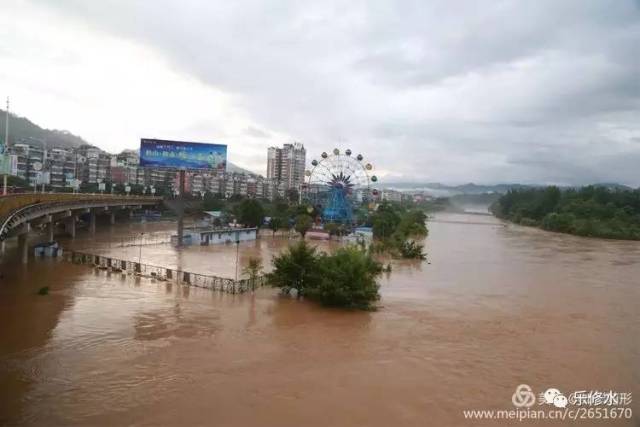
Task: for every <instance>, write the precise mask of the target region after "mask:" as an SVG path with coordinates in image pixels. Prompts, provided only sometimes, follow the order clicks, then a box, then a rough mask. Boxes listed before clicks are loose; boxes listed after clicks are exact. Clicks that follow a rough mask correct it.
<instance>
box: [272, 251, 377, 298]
mask: <svg viewBox="0 0 640 427" xmlns="http://www.w3.org/2000/svg"><path fill="white" fill-rule="evenodd" d="M273 267H274V268H273V271H272V272H271V273H269V274H268V276H267V277H268V279H269V283H270V284H271V285H272V286H275V287H279V288H281V289H282V290H283V291H285V292H289V291H290V290H291V289H296V290H297V292H298V296H305V297H307V298H309V299H311V300H314V301H317V302H319V303H320V304H323V305H326V306H333V307H344V308H357V309H370V308H372V305H373V304H374V303H375V302H376V301H378V300H379V299H380V294H379V293H378V290H379V285H378V283H377V277H378V276H379V275H380V273H381V272H382V266H381V265H380V264H379V263H378V262H376V261H375V260H374V259H373V258H372V257H371V255H370V254H368V253H367V252H366V251H363V250H359V249H357V248H355V247H347V248H340V249H338V250H337V251H336V252H335V253H334V254H333V255H327V254H324V253H323V254H318V253H317V252H316V249H315V248H313V247H311V246H309V245H308V244H307V243H306V242H305V241H301V242H299V243H297V244H296V245H294V246H291V247H290V248H289V249H288V250H287V251H285V252H283V253H282V254H280V255H279V256H277V257H275V258H274V259H273Z"/></svg>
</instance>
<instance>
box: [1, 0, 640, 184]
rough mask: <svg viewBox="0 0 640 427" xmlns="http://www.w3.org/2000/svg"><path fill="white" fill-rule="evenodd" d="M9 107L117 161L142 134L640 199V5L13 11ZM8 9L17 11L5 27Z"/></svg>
mask: <svg viewBox="0 0 640 427" xmlns="http://www.w3.org/2000/svg"><path fill="white" fill-rule="evenodd" d="M2 9H3V10H2V13H1V14H0V96H1V97H2V98H4V97H5V96H6V95H8V96H10V97H11V100H12V110H13V111H14V112H15V113H16V114H19V115H21V116H26V117H29V118H30V119H32V120H33V121H34V122H36V123H38V124H40V125H41V126H44V127H48V128H58V129H67V130H70V131H72V132H73V133H76V134H79V135H80V136H82V137H84V138H85V139H86V140H88V141H89V142H91V143H93V144H95V145H98V146H99V147H101V148H103V149H106V150H108V151H111V152H117V151H120V150H122V149H124V148H136V147H137V146H138V145H139V140H140V138H141V137H157V138H167V139H183V140H195V141H209V142H218V143H226V144H228V145H229V150H228V151H229V160H230V161H232V162H234V163H236V164H238V165H240V166H244V167H247V168H249V169H251V170H253V171H256V172H259V173H262V174H264V173H265V169H266V149H267V147H268V146H270V145H280V144H282V143H286V142H291V141H300V142H303V143H304V144H305V146H306V147H307V150H308V154H307V157H308V161H310V160H311V158H313V157H318V156H319V154H320V153H321V152H322V151H323V150H327V151H328V150H331V149H332V148H333V147H339V148H342V149H345V148H351V149H352V150H353V151H355V152H362V154H363V155H364V156H365V157H366V158H368V159H369V160H370V161H371V162H372V163H373V164H374V166H375V168H376V170H377V171H378V174H379V175H380V176H381V177H383V179H382V182H384V181H441V182H447V183H463V182H470V181H473V182H477V183H497V182H523V183H556V184H583V183H591V182H604V181H617V182H621V183H626V184H630V185H633V186H639V185H640V2H638V1H637V0H629V1H626V0H615V1H608V0H602V1H589V0H576V1H570V0H562V1H558V0H549V1H544V0H535V1H522V0H518V1H498V0H495V1H475V0H474V1H449V0H447V1H427V0H419V1H407V0H402V1H400V0H398V1H395V2H392V1H355V0H351V1H344V2H333V1H326V0H323V1H320V2H308V3H307V4H305V2H302V1H277V2H276V1H273V2H269V1H244V0H234V1H189V0H180V1H178V0H175V1H159V0H148V1H131V0H99V1H86V0H55V1H53V0H49V1H46V0H22V1H21V0H2ZM7 10H8V13H7Z"/></svg>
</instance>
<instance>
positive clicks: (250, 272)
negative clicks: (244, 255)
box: [242, 257, 262, 280]
mask: <svg viewBox="0 0 640 427" xmlns="http://www.w3.org/2000/svg"><path fill="white" fill-rule="evenodd" d="M260 273H262V261H261V260H260V258H253V257H251V258H249V261H248V262H247V266H246V267H245V268H243V269H242V274H244V275H245V276H248V278H249V280H255V279H257V278H258V277H259V276H260Z"/></svg>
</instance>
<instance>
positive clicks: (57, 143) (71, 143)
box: [0, 110, 88, 148]
mask: <svg viewBox="0 0 640 427" xmlns="http://www.w3.org/2000/svg"><path fill="white" fill-rule="evenodd" d="M4 129H5V111H4V110H0V140H4ZM43 141H44V142H45V143H46V144H47V146H49V147H64V148H72V147H79V146H80V145H83V144H88V143H87V141H85V140H84V139H82V138H80V137H79V136H77V135H74V134H72V133H71V132H68V131H66V130H56V129H43V128H41V127H40V126H38V125H36V124H35V123H33V122H32V121H31V120H29V119H27V118H25V117H19V116H15V115H13V114H11V115H10V117H9V143H10V144H15V143H20V142H28V143H30V144H42V142H43Z"/></svg>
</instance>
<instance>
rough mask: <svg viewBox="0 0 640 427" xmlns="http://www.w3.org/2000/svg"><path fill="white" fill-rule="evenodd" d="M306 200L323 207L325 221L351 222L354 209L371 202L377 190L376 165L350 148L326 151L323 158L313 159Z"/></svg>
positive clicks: (309, 172) (307, 172)
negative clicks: (342, 150)
mask: <svg viewBox="0 0 640 427" xmlns="http://www.w3.org/2000/svg"><path fill="white" fill-rule="evenodd" d="M305 175H306V182H305V187H304V190H305V194H306V197H307V199H308V200H309V201H310V202H311V203H313V204H314V205H315V206H316V207H318V208H320V211H321V212H322V218H323V220H324V221H325V222H339V223H352V222H353V208H354V206H355V205H357V204H362V203H366V202H368V201H370V200H371V199H372V196H375V195H377V193H378V190H376V189H374V188H372V185H374V184H375V183H376V182H377V181H378V177H377V176H376V175H374V174H373V165H372V164H371V163H369V162H366V161H365V160H364V156H363V155H362V154H357V155H353V153H352V152H351V150H350V149H347V150H345V151H344V153H341V152H340V150H339V149H337V148H334V149H333V151H332V152H331V153H327V152H323V153H322V154H321V155H320V159H319V160H316V159H313V160H312V161H311V169H309V170H307V171H306V172H305Z"/></svg>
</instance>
